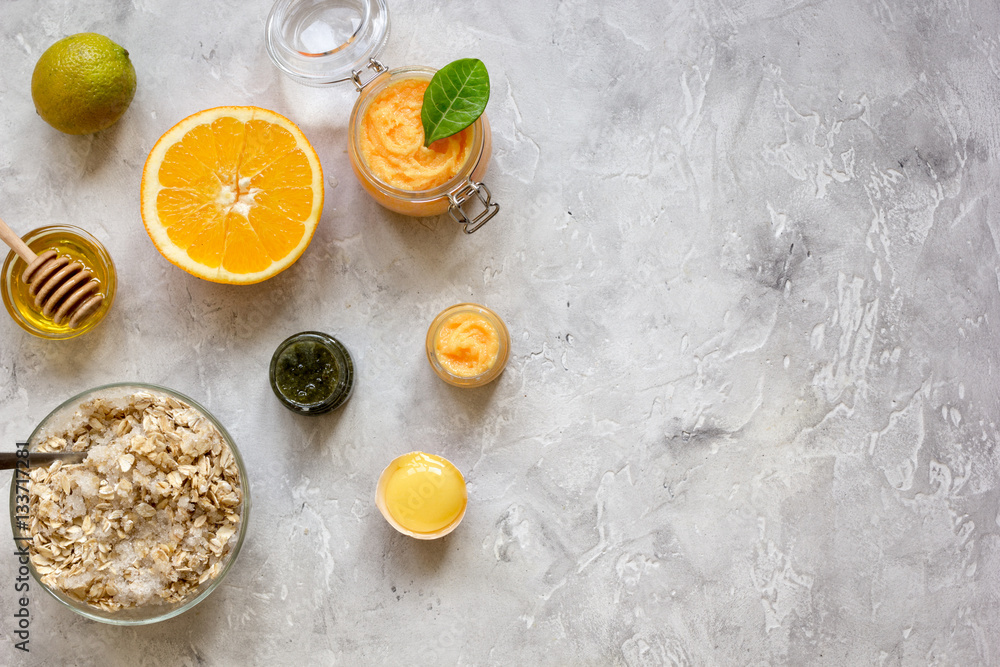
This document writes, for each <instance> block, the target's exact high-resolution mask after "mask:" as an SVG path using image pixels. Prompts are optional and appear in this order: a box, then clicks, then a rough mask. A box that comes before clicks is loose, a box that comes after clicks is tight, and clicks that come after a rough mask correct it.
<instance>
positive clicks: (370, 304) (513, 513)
mask: <svg viewBox="0 0 1000 667" xmlns="http://www.w3.org/2000/svg"><path fill="white" fill-rule="evenodd" d="M268 10H269V4H268V3H267V2H237V1H235V0H228V1H220V2H196V1H194V0H184V1H181V2H169V3H168V2H156V1H153V0H133V2H131V3H123V2H114V1H112V0H103V1H100V2H97V1H95V2H87V3H69V2H56V1H54V0H49V1H42V2H35V1H30V0H5V1H4V2H3V3H2V7H0V13H2V17H3V19H2V21H0V38H2V39H0V62H2V63H3V67H2V68H0V99H2V101H3V113H2V114H0V211H2V213H0V215H2V216H3V217H4V218H5V219H6V220H7V221H8V222H9V223H10V224H11V225H13V226H14V227H15V228H16V229H18V230H19V231H22V232H26V231H28V230H30V229H33V228H34V227H37V226H41V225H43V224H47V223H51V222H56V221H59V222H71V223H74V224H77V225H79V226H82V227H85V228H87V229H88V230H90V231H91V232H93V233H94V234H95V235H96V236H98V238H100V239H101V240H102V241H103V242H104V243H105V244H106V245H107V247H108V249H109V250H110V252H111V254H112V255H113V257H114V258H115V260H116V262H117V264H118V268H119V279H120V289H121V291H120V293H119V297H118V300H117V302H116V304H115V306H114V308H113V310H112V312H111V313H110V315H109V317H108V318H107V320H106V321H105V322H104V323H103V324H102V325H101V327H100V328H98V329H97V330H95V331H94V332H92V333H91V334H89V335H87V336H85V337H83V338H81V339H77V340H73V341H69V342H48V341H42V340H38V339H34V338H32V337H31V336H29V335H27V334H26V333H24V332H22V331H21V330H20V329H19V328H17V327H16V325H15V324H14V323H13V322H12V321H11V320H9V319H8V318H0V440H2V442H3V445H4V447H5V448H8V447H13V443H14V441H15V440H16V439H19V438H23V437H26V435H27V434H28V433H30V431H31V429H32V427H33V426H34V424H36V423H37V422H38V421H39V420H40V419H41V418H42V417H43V416H44V415H45V414H46V413H47V412H48V411H49V410H50V409H51V408H53V407H54V406H55V405H56V404H58V403H59V402H61V401H62V400H63V399H65V398H67V397H69V396H70V395H71V394H73V393H76V392H78V391H81V390H84V389H86V388H89V387H92V386H95V385H97V384H101V383H105V382H112V381H123V380H138V381H145V382H153V383H159V384H163V385H167V386H169V387H172V388H174V389H177V390H179V391H182V392H184V393H187V394H189V395H190V396H192V397H193V398H195V399H197V400H199V401H201V402H203V403H205V404H206V405H207V406H208V407H209V408H210V409H211V410H212V411H213V412H214V413H215V414H216V415H217V416H218V417H219V418H220V419H221V420H222V422H223V423H224V424H226V425H227V427H228V428H229V429H230V431H231V432H232V433H233V435H234V436H235V438H236V440H237V442H238V443H239V445H240V446H241V448H242V450H243V452H244V456H245V458H246V460H247V463H248V465H249V468H250V473H251V475H252V482H253V495H254V508H253V509H254V511H253V517H252V519H251V522H252V523H251V526H250V531H251V532H250V535H249V538H248V540H247V543H246V544H245V546H244V550H243V553H242V554H241V556H240V559H239V562H238V563H237V565H236V567H235V568H234V569H233V571H232V572H231V574H230V576H229V577H228V579H227V580H226V581H225V583H224V584H223V585H222V586H221V587H220V588H219V589H218V590H217V591H216V593H215V594H214V595H213V596H212V597H211V598H210V599H208V600H207V601H206V602H204V603H203V604H201V605H200V606H199V607H197V608H196V609H195V610H193V611H191V612H189V613H188V614H186V615H185V616H183V617H180V618H177V619H174V620H171V621H168V622H165V623H162V624H159V625H156V626H151V627H145V628H133V629H121V628H114V627H109V626H102V625H99V624H95V623H92V622H89V621H86V620H84V619H82V618H78V617H77V616H75V615H74V614H73V613H71V612H70V611H69V610H66V609H64V608H62V607H61V606H60V605H58V604H57V603H56V602H55V601H54V600H52V599H50V598H48V597H47V596H44V595H43V593H42V592H41V591H40V590H39V589H38V588H37V587H35V589H34V590H33V592H32V597H31V608H32V611H33V613H34V617H33V624H32V626H31V627H32V644H31V647H32V652H31V654H30V655H29V656H22V655H20V654H19V653H17V652H15V651H14V650H13V649H12V637H11V630H12V622H11V620H10V615H11V614H12V613H13V611H14V610H15V602H14V593H13V578H14V571H15V562H14V559H13V557H9V558H7V557H4V558H0V618H3V619H6V620H4V621H2V622H0V663H2V664H28V665H55V664H75V665H105V664H110V665H156V664H170V665H200V664H207V665H251V664H277V665H307V664H309V665H311V664H342V665H358V664H393V665H396V664H433V665H437V664H466V665H473V664H476V665H479V664H496V665H507V664H519V665H531V664H542V665H571V664H572V665H627V666H629V667H637V666H640V665H643V666H645V665H684V666H687V665H923V664H933V665H997V664H998V663H1000V633H998V630H997V629H998V627H1000V574H998V571H1000V516H998V512H1000V478H998V475H1000V449H998V440H1000V430H998V424H997V422H998V420H1000V394H998V388H1000V379H998V378H1000V375H998V373H1000V366H998V352H1000V341H998V331H997V327H998V323H1000V271H998V265H1000V261H998V254H1000V221H998V213H997V207H995V206H994V205H993V196H994V195H993V194H991V193H995V192H996V191H997V186H998V185H1000V183H998V180H1000V178H998V176H1000V173H998V166H997V164H998V163H997V158H996V156H997V154H998V150H1000V145H998V139H1000V134H998V127H1000V126H998V120H997V118H998V117H997V108H998V102H1000V39H998V37H997V35H998V34H1000V9H998V7H997V5H996V4H995V3H992V2H980V1H977V0H964V1H963V0H937V1H935V2H923V1H921V2H913V1H912V0H877V1H876V0H872V1H868V0H837V1H827V2H798V1H791V0H742V1H741V0H735V1H734V0H678V1H676V2H669V3H661V2H656V1H654V0H647V1H646V2H644V3H642V6H637V5H634V4H632V3H628V4H625V3H610V2H577V1H573V0H568V1H562V2H557V1H555V0H541V1H538V0H511V1H510V2H495V3H456V2H440V1H435V2H416V1H413V0H408V1H394V2H391V7H390V10H391V16H392V23H393V28H392V30H393V33H392V39H391V41H390V44H389V47H388V49H387V51H386V52H385V53H384V55H383V61H384V62H386V63H388V64H390V65H392V66H399V65H404V64H424V65H430V66H438V67H439V66H442V65H444V64H445V63H447V62H449V61H451V60H453V59H455V58H458V57H467V56H477V57H480V58H482V59H483V60H484V61H485V62H486V64H487V66H488V67H489V70H490V73H491V76H492V80H493V96H492V99H491V101H490V104H489V107H488V114H489V117H490V119H491V121H492V124H493V129H494V140H495V154H494V158H493V162H492V166H491V169H490V173H489V175H488V178H487V182H488V184H489V185H490V187H491V188H492V189H493V192H494V194H495V196H496V198H497V199H498V200H499V201H500V202H501V204H502V207H503V208H502V212H501V215H500V217H499V218H497V219H495V220H494V221H493V222H491V223H490V224H489V225H488V226H487V227H485V228H483V229H482V230H481V231H479V232H477V233H476V234H475V235H473V236H471V237H465V236H464V235H462V234H460V233H459V232H458V230H457V229H456V227H455V225H454V223H452V222H450V221H449V220H448V219H446V218H441V219H430V220H414V219H407V218H404V217H401V216H397V215H395V214H392V213H389V212H387V211H385V210H383V209H381V208H379V207H378V206H377V205H375V204H374V203H373V202H372V201H371V200H370V199H369V198H368V197H367V195H366V194H365V193H364V192H363V191H362V190H361V188H360V186H359V185H358V184H357V182H356V181H355V179H354V177H353V175H352V173H351V170H350V167H349V164H348V160H347V155H346V122H347V117H348V115H349V113H350V108H351V105H352V104H353V101H354V98H355V94H354V92H353V90H352V89H351V87H350V86H342V87H339V88H330V89H325V90H316V89H311V88H305V87H302V86H299V85H297V84H294V83H293V82H291V81H288V80H285V79H283V78H282V77H281V76H280V75H279V73H278V72H277V70H275V69H274V68H273V67H272V65H271V64H270V62H269V60H268V58H267V55H266V53H265V51H264V46H263V25H264V19H265V17H266V15H267V12H268ZM82 31H96V32H100V33H104V34H107V35H109V36H110V37H111V38H112V39H114V40H116V41H118V42H119V43H121V44H123V45H124V46H126V47H127V48H128V49H129V50H130V51H131V53H132V58H133V62H134V63H135V66H136V69H137V71H138V77H139V89H138V93H137V95H136V98H135V101H134V102H133V104H132V107H131V108H130V110H129V112H128V113H127V115H126V116H125V117H124V119H123V120H122V121H121V122H120V123H119V124H118V125H116V126H115V127H113V128H111V129H109V130H107V131H105V132H102V133H100V134H98V135H95V136H92V137H84V138H79V137H69V136H63V135H60V134H59V133H57V132H56V131H55V130H52V129H51V128H49V127H48V126H47V125H46V124H45V123H44V122H42V121H41V120H40V119H39V118H38V117H37V116H36V115H35V112H34V109H33V106H32V102H31V97H30V85H29V82H30V76H31V71H32V68H33V67H34V63H35V61H36V59H37V58H38V56H39V55H40V54H41V53H42V51H43V50H44V49H45V48H47V47H48V46H49V44H51V43H52V42H53V41H55V40H56V39H57V38H59V37H62V36H65V35H67V34H72V33H76V32H82ZM221 104H254V105H259V106H264V107H269V108H272V109H274V110H276V111H278V112H281V113H284V114H286V115H288V116H289V117H291V118H292V119H293V120H295V121H296V122H298V123H299V124H300V125H301V127H302V128H303V129H304V131H305V132H306V134H307V135H308V136H309V138H310V139H311V141H312V142H313V144H314V145H315V147H316V148H317V150H318V152H319V155H320V158H321V160H322V161H323V166H324V170H325V174H326V180H327V193H326V194H327V196H326V209H325V211H324V215H323V219H322V222H321V225H320V228H319V230H318V231H317V233H316V236H315V238H314V240H313V242H312V245H311V246H310V248H309V249H308V250H307V251H306V253H305V254H304V255H303V257H302V258H301V259H300V260H299V262H298V263H297V264H296V265H295V266H294V267H292V268H291V269H289V270H288V271H286V272H285V273H283V274H281V275H280V276H278V277H276V278H274V279H272V280H270V281H267V282H265V283H262V284H259V285H256V286H252V287H243V288H239V287H227V286H221V285H214V284H210V283H207V282H203V281H200V280H198V279H196V278H192V277H189V276H188V275H187V274H185V273H183V272H181V271H180V270H178V269H176V268H174V267H173V266H172V265H170V264H168V263H167V262H166V261H165V260H164V259H162V258H161V257H160V255H159V254H158V253H157V252H156V250H155V249H154V248H153V246H152V244H151V243H150V241H149V239H148V237H147V236H146V234H145V232H144V230H143V227H142V223H141V220H140V216H139V179H140V175H141V170H142V165H143V163H144V161H145V158H146V155H147V153H148V152H149V150H150V148H151V147H152V145H153V143H154V142H155V140H156V139H157V138H158V137H159V136H160V134H162V133H163V132H164V131H165V130H167V129H168V128H169V127H170V126H171V125H173V124H174V123H175V122H176V121H178V120H180V119H181V118H182V117H184V116H187V115H188V114H190V113H193V112H195V111H198V110H200V109H203V108H207V107H210V106H216V105H221ZM463 300H474V301H480V302H482V303H485V304H487V305H489V306H491V307H493V308H494V309H495V310H497V311H498V312H499V313H500V314H501V315H502V316H503V317H504V318H505V319H506V321H507V323H508V325H509V326H510V329H511V332H512V336H513V356H512V359H511V362H510V365H509V366H508V368H507V371H506V372H505V373H504V375H503V376H502V377H501V379H500V380H499V381H498V382H497V383H495V384H494V385H492V386H490V387H488V388H484V389H479V390H474V391H462V390H458V389H453V388H451V387H449V386H447V385H445V384H444V383H442V382H441V381H439V380H437V379H436V378H435V377H434V376H433V374H432V372H431V370H430V368H429V367H428V366H427V362H426V360H425V358H424V353H423V347H422V346H423V337H424V334H425V331H426V327H427V325H428V324H429V322H430V320H431V318H432V317H433V316H434V314H436V313H437V312H438V311H439V310H441V309H442V308H444V307H446V306H448V305H450V304H452V303H455V302H458V301H463ZM312 328H315V329H320V330H324V331H328V332H330V333H333V334H335V335H336V336H338V337H339V338H340V339H341V340H343V341H344V342H345V344H346V345H347V346H348V347H349V348H350V350H351V351H352V352H353V354H354V355H355V359H356V362H357V365H358V369H359V381H358V384H357V388H356V391H355V394H354V397H353V398H352V399H351V401H350V402H349V403H348V404H347V406H346V407H345V408H344V409H342V410H341V411H339V412H338V413H336V414H333V415H329V416H326V417H323V418H316V419H309V418H302V417H298V416H295V415H293V414H291V413H290V412H287V411H286V410H284V409H283V408H282V407H281V406H279V404H278V403H277V402H276V400H275V399H274V398H273V396H272V395H271V393H270V388H269V387H268V384H267V377H266V375H267V373H266V365H267V363H268V360H269V358H270V355H271V352H272V351H273V349H274V347H275V346H276V345H277V343H278V342H279V341H280V340H282V339H283V338H284V337H286V336H287V335H289V334H291V333H294V332H296V331H299V330H303V329H312ZM412 449H424V450H427V451H431V452H436V453H440V454H443V455H445V456H447V457H449V458H451V459H452V460H453V461H455V462H456V463H457V464H458V465H459V467H460V468H461V469H462V470H463V471H464V472H465V473H466V475H467V478H468V481H469V491H470V509H469V513H468V516H467V517H466V519H465V522H464V523H463V525H462V526H461V528H460V529H459V530H458V531H456V532H455V533H453V534H452V535H451V536H449V537H448V538H446V539H444V540H441V541H439V542H435V543H430V544H423V543H417V542H415V541H413V540H410V539H407V538H404V537H401V536H399V535H396V534H395V533H393V532H392V530H391V529H390V528H389V526H388V525H387V524H386V523H385V522H384V521H383V520H382V518H381V517H380V515H379V514H378V512H377V511H376V510H375V508H374V506H373V503H372V492H373V489H374V486H375V480H376V476H377V474H378V472H379V471H380V470H381V469H382V467H383V466H384V465H385V464H386V463H387V462H388V461H389V460H390V459H391V458H392V457H394V456H396V455H397V454H400V453H403V452H406V451H409V450H412ZM8 477H9V475H4V476H3V478H2V479H3V480H6V479H7V478H8Z"/></svg>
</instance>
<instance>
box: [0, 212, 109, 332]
mask: <svg viewBox="0 0 1000 667" xmlns="http://www.w3.org/2000/svg"><path fill="white" fill-rule="evenodd" d="M23 239H24V242H25V243H26V244H27V245H28V247H29V248H31V250H32V251H33V252H34V253H35V254H36V255H37V254H41V253H43V252H45V251H46V250H50V249H51V250H55V251H56V252H57V253H59V254H60V255H67V256H69V257H71V258H72V259H74V260H77V261H79V262H80V263H81V264H83V265H84V266H86V267H87V268H88V269H90V272H91V273H92V274H93V275H94V278H96V279H97V282H98V283H100V292H101V294H103V295H104V301H103V302H102V303H101V305H100V306H99V307H98V309H97V311H96V312H95V313H93V314H92V315H90V316H89V317H87V318H86V319H85V320H84V321H83V322H82V323H81V325H80V326H79V327H77V328H75V329H74V328H71V327H70V326H69V325H68V324H67V323H63V324H56V323H55V322H54V321H53V320H52V318H49V317H46V316H45V315H43V314H42V310H41V308H39V307H38V306H36V305H35V298H34V297H33V296H31V295H30V294H29V293H28V285H27V284H26V283H25V282H24V281H23V280H21V274H22V273H24V270H25V269H26V268H27V265H26V264H25V263H24V260H23V259H21V258H20V257H18V256H17V254H15V253H14V251H11V252H9V253H8V254H7V259H6V260H5V261H4V263H3V269H2V270H0V292H2V295H3V304H4V306H5V307H6V308H7V312H8V313H10V316H11V317H12V318H14V321H15V322H17V323H18V325H20V327H21V328H22V329H24V330H25V331H27V332H28V333H31V334H34V335H35V336H38V337H39V338H46V339H48V340H63V339H67V338H74V337H76V336H79V335H81V334H84V333H87V332H88V331H90V330H91V329H93V328H94V327H96V326H97V325H98V324H100V322H101V320H103V319H104V316H105V315H107V314H108V311H109V310H110V309H111V304H112V303H114V300H115V290H116V287H117V284H118V283H117V274H116V272H115V264H114V262H113V261H111V255H109V254H108V251H107V250H105V248H104V246H103V245H101V242H100V241H98V240H97V239H96V238H94V237H93V236H92V235H90V234H89V233H87V232H86V231H85V230H83V229H80V228H79V227H73V226H70V225H48V226H46V227H39V228H38V229H36V230H34V231H32V232H29V233H28V234H26V235H25V236H24V237H23Z"/></svg>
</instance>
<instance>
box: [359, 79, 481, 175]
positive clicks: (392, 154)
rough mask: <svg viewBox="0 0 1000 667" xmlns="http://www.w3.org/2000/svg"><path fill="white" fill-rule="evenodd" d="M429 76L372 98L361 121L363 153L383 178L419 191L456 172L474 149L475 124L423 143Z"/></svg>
mask: <svg viewBox="0 0 1000 667" xmlns="http://www.w3.org/2000/svg"><path fill="white" fill-rule="evenodd" d="M428 84H430V80H427V79H419V78H412V79H403V80H402V81H398V82H396V83H393V84H391V85H389V86H388V87H387V88H386V89H385V90H383V91H381V92H380V93H379V94H378V95H376V97H375V98H374V99H373V100H372V101H371V103H369V105H368V108H367V109H366V110H365V114H364V117H363V118H362V120H361V131H360V137H359V139H360V148H361V158H362V159H363V160H364V161H365V164H367V165H368V168H369V169H370V170H371V172H372V173H373V174H374V175H375V176H376V177H377V178H378V179H379V180H381V181H382V182H384V183H386V184H388V185H390V186H392V187H394V188H399V189H400V190H408V191H412V192H419V191H422V190H430V189H431V188H435V187H438V186H440V185H443V184H445V183H447V182H448V181H449V180H451V179H452V178H454V177H455V175H456V174H457V173H458V172H459V170H460V169H461V168H462V166H463V165H464V164H465V163H466V161H467V160H468V159H469V154H470V153H471V152H472V132H473V130H472V127H467V128H465V129H464V130H462V131H461V132H459V133H458V134H454V135H452V136H450V137H445V138H444V139H438V140H437V141H435V142H434V143H432V144H431V145H430V146H426V147H425V146H424V127H423V123H422V122H421V120H420V109H421V107H422V106H423V103H424V91H425V90H427V86H428Z"/></svg>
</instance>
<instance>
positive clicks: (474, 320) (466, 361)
mask: <svg viewBox="0 0 1000 667" xmlns="http://www.w3.org/2000/svg"><path fill="white" fill-rule="evenodd" d="M499 351H500V334H499V333H498V332H497V330H496V328H495V327H494V326H493V325H492V324H490V322H489V320H487V319H486V318H485V317H483V316H482V315H480V314H479V313H473V312H469V311H465V312H460V313H455V314H454V315H452V316H451V317H449V318H448V319H447V320H445V321H444V322H443V323H442V324H441V328H440V329H438V332H437V336H436V337H435V340H434V356H435V357H437V360H438V363H440V364H441V365H442V366H443V367H444V368H445V370H447V371H448V372H449V373H451V374H452V375H457V376H458V377H463V378H469V377H476V376H477V375H482V374H483V373H485V372H486V371H488V370H489V369H490V368H491V367H492V366H493V364H495V363H496V360H497V353H498V352H499Z"/></svg>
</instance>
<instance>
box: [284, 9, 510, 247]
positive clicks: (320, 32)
mask: <svg viewBox="0 0 1000 667" xmlns="http://www.w3.org/2000/svg"><path fill="white" fill-rule="evenodd" d="M388 36H389V10H388V7H386V4H385V0H277V2H275V3H274V6H273V7H272V8H271V13H270V14H269V15H268V17H267V25H266V28H265V37H266V40H265V41H266V44H267V52H268V55H269V56H270V57H271V60H272V61H273V62H274V64H275V66H277V67H278V69H280V70H281V71H282V72H283V73H285V74H286V75H288V76H290V77H291V78H292V79H294V80H295V81H298V82H300V83H304V84H306V85H310V86H325V85H329V84H336V83H342V82H347V81H353V82H354V86H355V88H356V89H357V90H358V92H359V93H361V95H360V97H359V98H358V100H357V102H356V103H355V105H354V109H353V111H352V112H351V118H350V123H349V125H348V129H349V135H350V138H349V147H348V148H349V153H350V159H351V166H352V168H353V169H354V173H355V175H356V176H357V178H358V181H360V183H361V186H362V187H363V188H364V189H365V191H366V192H367V193H368V194H369V195H371V197H372V198H373V199H374V200H375V201H377V202H378V203H379V204H381V205H382V206H384V207H385V208H388V209H390V210H392V211H395V212H397V213H402V214H404V215H410V216H414V217H425V216H434V215H441V214H443V213H446V212H447V213H448V214H449V215H450V216H451V217H452V219H453V220H455V221H456V222H458V223H459V224H461V225H462V229H463V231H465V233H467V234H471V233H472V232H474V231H476V230H477V229H479V228H480V227H482V226H483V225H484V224H486V223H487V222H488V221H489V220H490V219H491V218H492V217H493V216H494V215H496V214H497V212H498V211H499V210H500V205H499V204H498V203H496V202H494V201H493V196H492V193H491V192H490V190H489V188H488V187H487V186H486V185H485V184H484V183H483V182H482V180H481V179H482V178H483V177H484V176H485V174H486V170H487V167H488V165H489V161H490V156H491V154H492V149H493V142H492V135H491V132H490V124H489V121H488V120H487V119H486V116H485V115H482V116H480V117H479V119H478V120H476V122H475V123H474V124H473V139H472V142H473V143H472V151H471V152H470V154H469V156H468V158H467V159H466V160H465V163H464V164H463V165H462V166H461V167H460V168H459V170H458V172H457V173H456V174H455V175H454V176H453V177H452V178H451V179H450V180H448V182H447V183H444V184H442V185H440V186H437V187H434V188H432V189H429V190H417V191H413V190H404V189H400V188H397V187H393V186H392V185H389V184H388V183H385V182H384V181H382V180H381V179H379V178H378V177H377V176H375V174H374V173H373V172H372V170H371V169H370V168H369V166H368V165H367V164H366V163H365V160H364V158H363V154H362V152H361V150H360V148H359V135H360V132H359V130H360V127H361V124H362V121H363V119H364V116H365V111H366V110H367V108H368V105H369V104H370V103H371V101H372V99H374V97H375V95H377V94H378V93H379V92H381V91H382V90H384V89H385V88H386V87H387V86H389V85H391V84H393V83H396V82H398V81H401V80H403V79H408V78H421V79H427V80H430V79H431V77H433V76H434V72H435V71H436V70H434V69H431V68H428V67H400V68H397V69H393V70H391V71H389V70H387V68H386V67H385V66H384V65H383V64H382V63H381V62H379V61H378V60H377V59H376V58H377V57H378V54H379V53H380V52H381V51H382V48H383V47H384V46H385V44H386V42H387V41H388ZM368 70H370V71H371V72H370V73H371V74H373V77H372V78H370V79H368V81H362V79H363V77H365V76H367V75H368V73H369V72H367V71H368ZM477 202H478V203H477ZM473 209H475V210H473Z"/></svg>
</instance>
